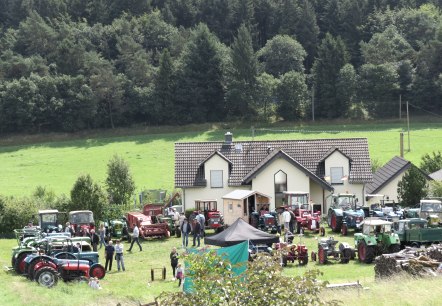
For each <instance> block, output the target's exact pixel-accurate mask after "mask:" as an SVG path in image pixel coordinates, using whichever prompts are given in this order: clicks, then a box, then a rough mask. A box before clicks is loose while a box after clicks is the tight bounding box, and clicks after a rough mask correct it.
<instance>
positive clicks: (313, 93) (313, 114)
mask: <svg viewBox="0 0 442 306" xmlns="http://www.w3.org/2000/svg"><path fill="white" fill-rule="evenodd" d="M312 121H315V84H313V85H312Z"/></svg>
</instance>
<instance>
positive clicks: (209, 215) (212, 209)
mask: <svg viewBox="0 0 442 306" xmlns="http://www.w3.org/2000/svg"><path fill="white" fill-rule="evenodd" d="M195 210H196V211H199V212H201V213H203V214H204V218H205V219H206V222H205V227H206V228H211V229H214V230H215V232H220V231H222V230H223V228H224V218H223V215H222V214H221V213H220V212H219V211H218V209H217V201H216V200H195ZM191 218H192V219H193V217H191Z"/></svg>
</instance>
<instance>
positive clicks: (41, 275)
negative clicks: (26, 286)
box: [35, 267, 58, 288]
mask: <svg viewBox="0 0 442 306" xmlns="http://www.w3.org/2000/svg"><path fill="white" fill-rule="evenodd" d="M35 279H36V280H37V282H38V283H39V284H40V285H41V286H44V287H47V288H52V287H54V286H55V285H57V282H58V274H57V271H56V270H55V269H54V268H52V267H43V268H41V269H40V270H38V272H37V273H36V275H35Z"/></svg>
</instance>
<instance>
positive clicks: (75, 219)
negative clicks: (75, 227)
mask: <svg viewBox="0 0 442 306" xmlns="http://www.w3.org/2000/svg"><path fill="white" fill-rule="evenodd" d="M69 221H70V222H71V223H73V224H80V223H93V222H94V217H93V215H92V213H91V212H81V213H75V214H71V216H70V220H69Z"/></svg>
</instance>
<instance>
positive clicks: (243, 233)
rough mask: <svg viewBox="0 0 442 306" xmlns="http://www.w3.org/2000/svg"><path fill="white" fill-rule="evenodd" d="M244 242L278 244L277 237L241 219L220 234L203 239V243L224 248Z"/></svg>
mask: <svg viewBox="0 0 442 306" xmlns="http://www.w3.org/2000/svg"><path fill="white" fill-rule="evenodd" d="M246 240H250V241H251V242H252V243H253V244H260V243H263V244H272V243H277V242H279V237H277V236H276V235H272V234H269V233H265V232H263V231H261V230H259V229H257V228H254V227H253V226H251V225H250V224H248V223H247V222H246V221H244V220H243V219H241V218H238V220H236V221H235V222H234V223H233V224H232V225H231V226H229V227H228V228H227V229H226V230H224V231H222V232H221V233H219V234H216V235H213V236H209V237H205V238H204V243H205V244H210V245H217V246H221V247H225V246H231V245H235V244H237V243H240V242H243V241H246Z"/></svg>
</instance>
